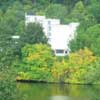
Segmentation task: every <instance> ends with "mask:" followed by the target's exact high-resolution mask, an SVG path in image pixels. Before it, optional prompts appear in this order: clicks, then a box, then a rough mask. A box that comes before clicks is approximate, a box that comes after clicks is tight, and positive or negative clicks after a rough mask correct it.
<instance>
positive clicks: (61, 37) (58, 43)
mask: <svg viewBox="0 0 100 100" xmlns="http://www.w3.org/2000/svg"><path fill="white" fill-rule="evenodd" d="M28 23H39V24H40V25H41V26H42V27H43V31H44V33H45V35H46V37H47V38H48V43H49V44H50V45H51V48H52V50H53V51H54V54H55V55H56V56H65V55H68V54H69V52H70V48H69V43H70V41H71V40H72V39H74V37H75V34H76V29H77V27H78V26H79V23H74V22H73V23H70V24H68V25H62V24H60V20H59V19H50V18H46V17H45V16H37V15H28V14H25V24H26V25H27V24H28Z"/></svg>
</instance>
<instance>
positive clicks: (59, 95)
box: [17, 83, 100, 100]
mask: <svg viewBox="0 0 100 100" xmlns="http://www.w3.org/2000/svg"><path fill="white" fill-rule="evenodd" d="M17 87H18V90H19V92H20V93H22V94H23V95H24V96H25V100H100V85H69V84H64V85H62V84H45V83H18V84H17Z"/></svg>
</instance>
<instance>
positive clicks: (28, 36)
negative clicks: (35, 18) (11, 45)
mask: <svg viewBox="0 0 100 100" xmlns="http://www.w3.org/2000/svg"><path fill="white" fill-rule="evenodd" d="M20 40H21V43H22V44H23V45H25V44H26V43H28V44H35V43H47V38H46V36H45V34H44V32H43V29H42V27H41V26H40V25H39V24H35V23H29V24H28V25H27V26H26V28H25V33H24V34H22V35H21V38H20Z"/></svg>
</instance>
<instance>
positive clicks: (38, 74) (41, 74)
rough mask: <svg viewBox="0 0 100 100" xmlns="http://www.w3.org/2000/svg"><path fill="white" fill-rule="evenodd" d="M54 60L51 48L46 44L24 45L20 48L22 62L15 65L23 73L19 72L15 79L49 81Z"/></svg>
mask: <svg viewBox="0 0 100 100" xmlns="http://www.w3.org/2000/svg"><path fill="white" fill-rule="evenodd" d="M55 59H56V58H55V57H53V55H52V51H51V48H50V47H49V46H48V45H46V44H35V45H29V44H28V45H26V46H25V47H23V48H22V62H21V64H18V65H17V66H20V67H21V69H22V70H23V72H19V76H18V77H17V79H21V78H22V79H26V80H38V81H47V80H48V81H49V80H50V79H49V78H50V77H51V76H50V69H51V66H52V64H53V62H54V61H55Z"/></svg>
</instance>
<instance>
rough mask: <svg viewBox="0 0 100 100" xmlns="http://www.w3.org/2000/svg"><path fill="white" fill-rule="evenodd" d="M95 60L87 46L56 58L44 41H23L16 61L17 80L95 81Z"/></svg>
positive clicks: (82, 82) (96, 62) (96, 78)
mask: <svg viewBox="0 0 100 100" xmlns="http://www.w3.org/2000/svg"><path fill="white" fill-rule="evenodd" d="M40 58H41V59H40ZM99 60H100V58H99V57H96V56H94V55H93V53H92V52H91V51H90V50H89V49H88V48H84V49H83V50H82V49H80V50H79V51H77V52H75V53H71V54H70V55H69V58H62V57H61V59H60V58H59V57H54V56H53V54H52V51H51V49H50V48H49V47H48V46H47V45H43V44H36V45H26V46H25V47H24V48H23V49H22V62H20V63H18V65H17V66H20V68H19V71H18V72H19V74H18V77H17V80H34V81H44V82H61V83H74V84H75V83H76V84H95V83H99V70H98V69H99Z"/></svg>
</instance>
